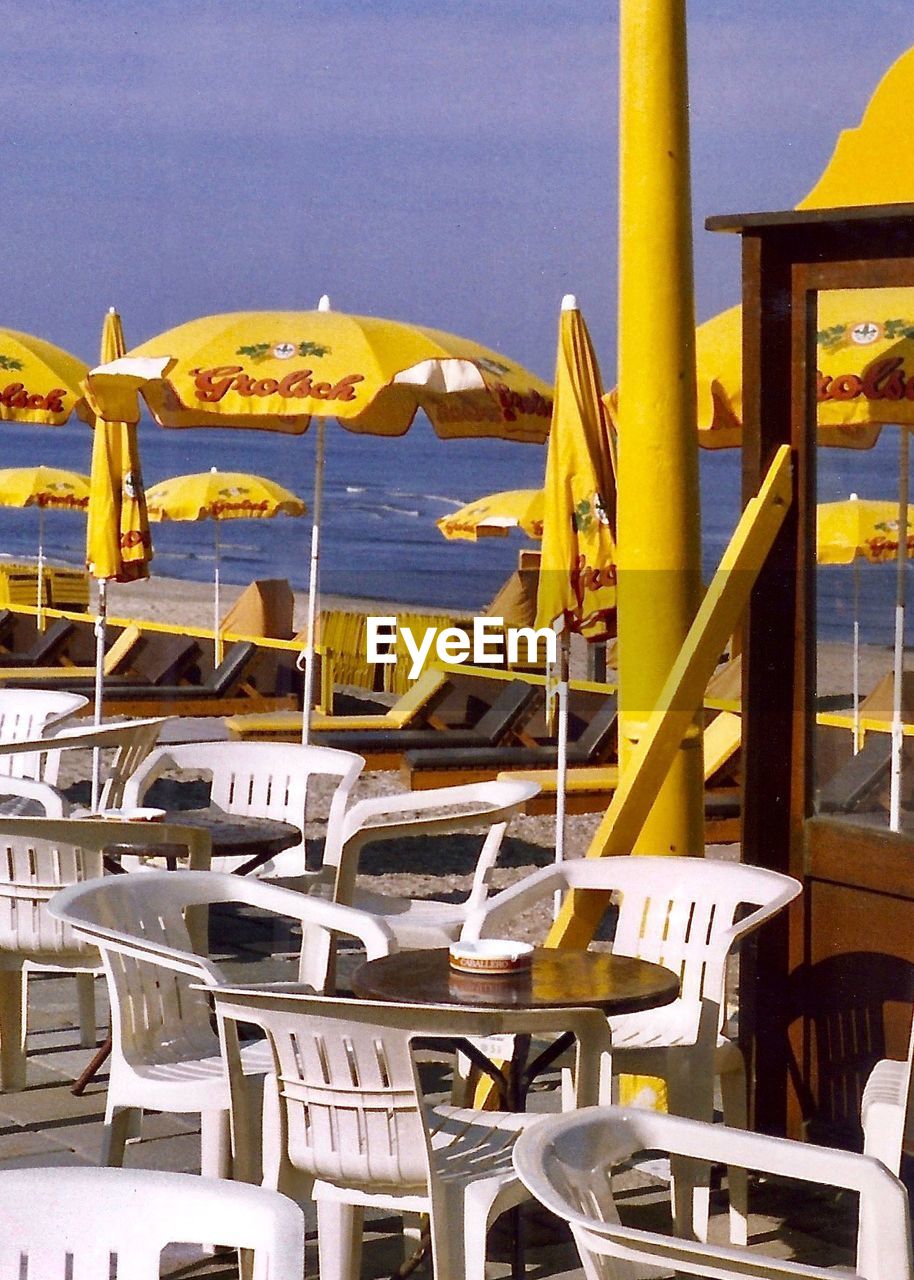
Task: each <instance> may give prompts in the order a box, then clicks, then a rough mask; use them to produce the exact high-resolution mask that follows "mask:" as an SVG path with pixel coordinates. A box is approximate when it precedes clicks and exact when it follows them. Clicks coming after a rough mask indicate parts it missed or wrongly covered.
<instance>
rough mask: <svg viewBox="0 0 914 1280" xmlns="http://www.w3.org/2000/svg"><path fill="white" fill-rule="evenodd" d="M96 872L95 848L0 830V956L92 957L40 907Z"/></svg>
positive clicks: (98, 868)
mask: <svg viewBox="0 0 914 1280" xmlns="http://www.w3.org/2000/svg"><path fill="white" fill-rule="evenodd" d="M38 830H39V831H40V830H41V826H40V824H39V826H38ZM101 874H102V855H101V852H100V851H99V850H84V849H81V848H79V847H78V846H76V845H72V844H65V843H63V842H59V841H56V840H45V839H41V838H37V837H29V836H24V835H23V836H18V835H14V836H8V835H4V834H3V833H2V831H0V952H4V951H6V952H12V953H14V954H18V955H30V956H33V957H36V958H37V957H38V956H43V957H52V956H62V955H68V956H73V955H79V954H84V953H90V952H92V953H94V948H93V947H91V946H90V945H88V944H87V943H86V942H84V941H83V940H82V939H80V938H78V937H77V936H76V935H75V934H74V933H73V930H72V929H71V928H70V927H69V925H67V924H65V923H63V922H62V921H60V920H57V919H55V918H54V917H53V916H52V915H50V913H49V912H48V911H47V910H46V909H45V907H46V904H47V902H48V901H49V900H50V899H51V898H52V897H53V896H54V895H55V894H56V893H57V892H58V891H59V890H60V889H61V888H63V887H64V886H66V885H71V884H75V883H77V882H80V881H83V880H91V879H93V878H94V877H96V876H100V875H101ZM0 967H2V962H0Z"/></svg>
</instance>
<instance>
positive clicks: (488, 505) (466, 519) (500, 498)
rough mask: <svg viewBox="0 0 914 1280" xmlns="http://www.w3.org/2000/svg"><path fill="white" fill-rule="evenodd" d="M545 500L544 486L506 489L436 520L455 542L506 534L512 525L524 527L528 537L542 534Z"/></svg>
mask: <svg viewBox="0 0 914 1280" xmlns="http://www.w3.org/2000/svg"><path fill="white" fill-rule="evenodd" d="M543 504H544V497H543V491H542V489H506V490H504V491H503V492H501V493H491V494H489V495H488V496H487V497H485V498H477V499H476V501H475V502H468V503H467V504H466V506H464V507H459V508H458V509H457V510H456V511H452V512H450V514H449V515H446V516H442V517H441V519H440V520H436V521H435V523H436V525H437V527H438V528H439V529H440V530H441V532H442V533H443V534H444V536H445V537H446V538H447V539H448V540H449V541H452V542H456V541H464V542H477V541H478V540H479V539H480V538H506V537H507V536H508V534H509V533H510V532H511V530H512V529H523V531H524V533H526V534H527V535H528V536H529V537H531V538H541V537H542V536H543Z"/></svg>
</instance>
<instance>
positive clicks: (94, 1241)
mask: <svg viewBox="0 0 914 1280" xmlns="http://www.w3.org/2000/svg"><path fill="white" fill-rule="evenodd" d="M0 1221H2V1222H3V1231H2V1233H0V1274H2V1275H4V1276H15V1277H17V1280H66V1277H69V1276H75V1277H77V1280H79V1278H81V1277H88V1276H98V1277H101V1276H105V1277H107V1276H109V1275H115V1274H116V1275H117V1277H118V1280H158V1277H159V1275H160V1263H161V1257H160V1255H161V1253H162V1250H163V1248H164V1247H165V1246H166V1245H168V1244H172V1243H175V1244H177V1243H181V1244H187V1243H199V1244H208V1243H212V1242H213V1241H218V1243H219V1244H221V1245H227V1246H233V1247H235V1248H238V1249H252V1250H254V1256H255V1258H256V1259H257V1266H258V1268H259V1269H258V1270H257V1274H258V1275H259V1276H262V1277H264V1280H288V1278H289V1277H299V1276H302V1275H303V1274H304V1265H305V1264H304V1234H305V1223H304V1218H303V1216H302V1212H301V1209H300V1208H299V1207H298V1206H297V1205H296V1204H294V1203H293V1202H292V1201H291V1200H289V1199H288V1198H287V1197H285V1196H282V1195H279V1194H278V1193H277V1192H275V1191H267V1190H265V1189H264V1188H262V1187H252V1186H246V1185H245V1184H243V1183H240V1182H227V1181H225V1180H223V1179H221V1178H201V1177H199V1176H198V1175H196V1174H187V1173H163V1172H160V1171H159V1170H152V1169H102V1168H94V1167H90V1168H44V1169H8V1170H5V1171H3V1172H0Z"/></svg>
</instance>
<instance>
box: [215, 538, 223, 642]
mask: <svg viewBox="0 0 914 1280" xmlns="http://www.w3.org/2000/svg"><path fill="white" fill-rule="evenodd" d="M213 551H214V559H215V566H216V567H215V570H214V574H215V577H214V580H213V638H214V641H215V661H216V666H217V667H218V666H219V663H220V662H221V661H222V633H221V631H220V630H219V620H220V618H221V617H222V614H221V612H220V609H219V521H218V520H215V519H214V520H213Z"/></svg>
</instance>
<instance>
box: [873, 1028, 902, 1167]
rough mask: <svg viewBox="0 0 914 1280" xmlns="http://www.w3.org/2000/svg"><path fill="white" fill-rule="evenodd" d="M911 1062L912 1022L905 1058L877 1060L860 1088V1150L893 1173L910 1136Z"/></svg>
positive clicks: (899, 1163)
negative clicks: (861, 1131) (861, 1141)
mask: <svg viewBox="0 0 914 1280" xmlns="http://www.w3.org/2000/svg"><path fill="white" fill-rule="evenodd" d="M912 1063H914V1023H912V1026H911V1034H910V1037H909V1039H908V1056H907V1058H905V1059H904V1061H898V1060H896V1059H894V1058H883V1059H882V1060H881V1061H880V1062H877V1063H876V1065H875V1066H874V1067H873V1069H872V1071H871V1072H870V1074H869V1078H868V1080H867V1082H866V1085H865V1086H864V1089H863V1101H862V1106H861V1120H862V1123H863V1150H864V1151H865V1152H866V1154H867V1155H870V1156H875V1157H876V1158H877V1159H879V1160H881V1161H882V1163H883V1164H884V1165H885V1166H886V1168H888V1169H891V1171H892V1173H895V1174H898V1173H900V1172H901V1157H902V1154H903V1152H904V1151H910V1150H911V1143H912V1139H914V1107H912V1089H914V1081H912Z"/></svg>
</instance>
